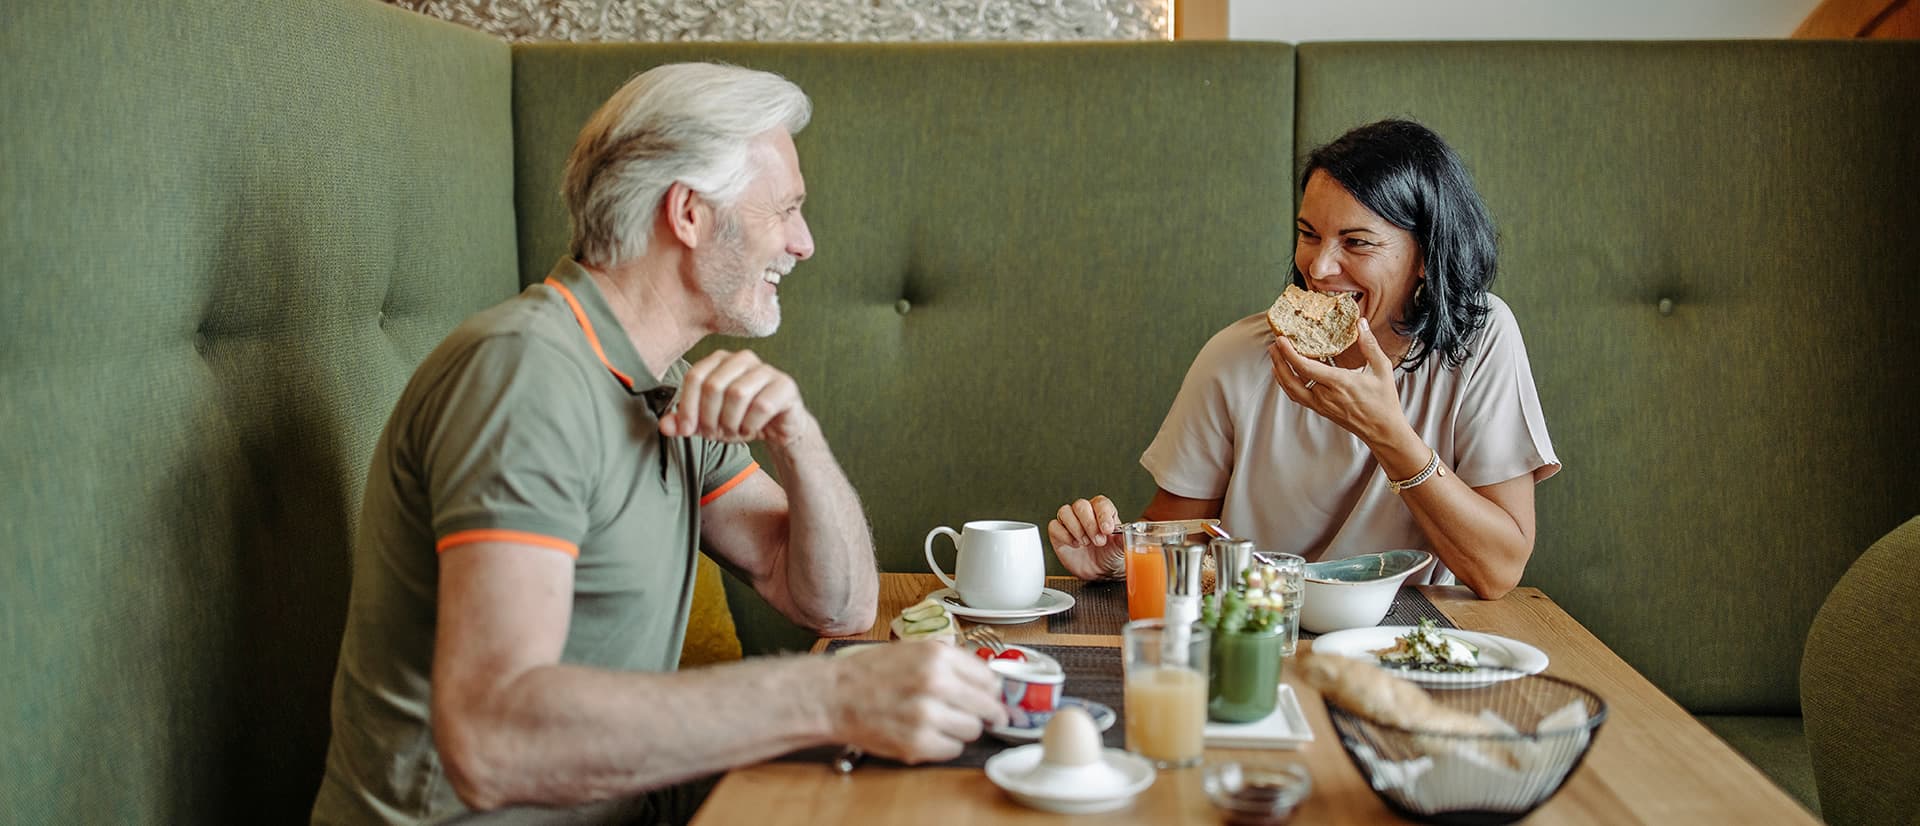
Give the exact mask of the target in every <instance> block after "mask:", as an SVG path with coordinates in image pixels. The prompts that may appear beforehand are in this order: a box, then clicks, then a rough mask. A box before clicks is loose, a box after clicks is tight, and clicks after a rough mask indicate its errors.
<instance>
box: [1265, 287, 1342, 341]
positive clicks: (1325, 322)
mask: <svg viewBox="0 0 1920 826" xmlns="http://www.w3.org/2000/svg"><path fill="white" fill-rule="evenodd" d="M1267 326H1268V327H1271V328H1273V333H1274V335H1279V336H1286V337H1287V338H1288V339H1291V340H1292V341H1293V349H1294V352H1297V353H1299V354H1300V355H1303V356H1306V357H1307V358H1310V359H1324V358H1332V357H1334V356H1337V355H1339V354H1341V353H1342V352H1345V351H1346V349H1347V348H1348V347H1351V346H1353V342H1354V340H1355V339H1357V338H1359V337H1360V304H1359V303H1358V302H1356V301H1354V300H1353V296H1352V295H1351V294H1349V293H1317V292H1314V291H1312V290H1303V289H1300V287H1299V286H1298V285H1294V284H1288V285H1287V289H1286V291H1285V292H1282V293H1281V294H1280V297H1279V298H1276V299H1274V300H1273V306H1272V307H1268V308H1267Z"/></svg>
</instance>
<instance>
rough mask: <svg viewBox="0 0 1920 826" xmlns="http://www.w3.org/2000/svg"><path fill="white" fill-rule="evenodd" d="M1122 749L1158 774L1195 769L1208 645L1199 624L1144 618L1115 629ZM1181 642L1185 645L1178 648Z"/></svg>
mask: <svg viewBox="0 0 1920 826" xmlns="http://www.w3.org/2000/svg"><path fill="white" fill-rule="evenodd" d="M1120 637H1121V665H1122V668H1123V669H1124V672H1125V674H1126V688H1125V692H1126V713H1125V717H1126V722H1127V750H1128V751H1131V752H1133V753H1134V754H1138V755H1140V756H1141V757H1145V758H1147V759H1148V760H1151V761H1153V764H1154V765H1155V766H1158V767H1160V768H1163V769H1177V768H1183V767H1186V766H1192V765H1197V764H1198V763H1199V762H1200V756H1201V751H1202V749H1203V747H1204V746H1205V744H1206V728H1207V666H1208V662H1209V660H1208V657H1207V646H1208V643H1209V642H1210V641H1211V639H1212V635H1211V632H1209V631H1208V630H1207V627H1206V626H1204V625H1200V624H1197V623H1196V624H1194V625H1190V626H1187V627H1186V628H1180V629H1172V630H1169V629H1168V628H1167V624H1166V620H1163V619H1143V620H1134V621H1133V622H1129V623H1127V624H1126V626H1124V627H1123V628H1121V629H1120ZM1182 638H1184V641H1185V644H1184V645H1183V644H1181V641H1182Z"/></svg>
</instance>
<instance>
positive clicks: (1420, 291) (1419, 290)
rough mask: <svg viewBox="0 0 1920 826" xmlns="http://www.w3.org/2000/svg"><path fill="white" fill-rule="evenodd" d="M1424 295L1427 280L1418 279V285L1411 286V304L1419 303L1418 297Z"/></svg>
mask: <svg viewBox="0 0 1920 826" xmlns="http://www.w3.org/2000/svg"><path fill="white" fill-rule="evenodd" d="M1426 294H1427V279H1424V278H1422V279H1420V282H1419V283H1417V284H1415V285H1413V303H1415V304H1418V303H1420V297H1421V296H1424V295H1426Z"/></svg>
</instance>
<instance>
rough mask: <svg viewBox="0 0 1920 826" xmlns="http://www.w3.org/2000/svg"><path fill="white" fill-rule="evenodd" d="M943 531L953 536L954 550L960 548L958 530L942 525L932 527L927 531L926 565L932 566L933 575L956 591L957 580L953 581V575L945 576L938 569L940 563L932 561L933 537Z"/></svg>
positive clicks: (945, 573)
mask: <svg viewBox="0 0 1920 826" xmlns="http://www.w3.org/2000/svg"><path fill="white" fill-rule="evenodd" d="M943 533H944V534H946V535H948V536H951V537H953V547H954V550H956V551H957V550H959V549H960V532H959V531H956V530H954V529H952V528H949V527H946V526H944V525H943V526H941V527H938V528H934V529H933V530H930V531H927V543H926V548H927V567H928V568H932V569H933V575H934V576H937V577H939V578H940V581H941V582H944V583H946V584H947V587H948V588H952V589H954V590H955V591H956V592H957V591H958V590H959V588H960V584H959V583H957V582H954V581H953V577H950V576H947V572H946V571H942V570H940V563H938V562H935V561H933V538H934V537H936V536H939V535H940V534H943Z"/></svg>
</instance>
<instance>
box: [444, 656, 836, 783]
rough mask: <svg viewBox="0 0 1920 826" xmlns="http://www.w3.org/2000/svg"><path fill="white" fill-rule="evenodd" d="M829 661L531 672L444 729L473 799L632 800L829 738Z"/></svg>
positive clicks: (450, 763) (451, 770)
mask: <svg viewBox="0 0 1920 826" xmlns="http://www.w3.org/2000/svg"><path fill="white" fill-rule="evenodd" d="M829 682H830V681H829V679H828V677H827V673H826V668H825V661H824V660H822V659H820V658H783V659H770V660H750V661H747V662H741V663H734V664H730V665H725V666H719V667H714V668H704V669H698V670H694V671H687V672H682V673H678V674H636V673H619V672H611V671H601V670H597V669H590V668H582V667H578V666H568V665H550V666H543V667H540V668H535V669H532V670H530V671H528V672H526V673H525V674H522V675H521V676H520V677H518V678H516V679H514V680H513V681H512V682H511V683H509V684H507V685H505V686H502V687H501V688H500V689H499V690H498V691H497V692H495V693H493V694H492V695H491V696H489V697H486V698H484V699H481V700H479V701H478V702H476V703H474V704H473V705H471V706H469V707H466V708H461V709H459V713H458V714H453V713H450V712H449V710H447V709H443V708H439V707H436V709H435V712H436V716H438V715H440V714H447V715H448V717H449V718H450V719H448V720H446V721H445V722H444V723H441V724H438V725H436V727H435V728H436V738H435V739H436V743H437V745H438V746H439V748H440V751H441V754H442V758H443V762H444V763H445V765H446V767H447V771H448V775H449V778H450V779H451V780H452V782H453V784H454V788H455V789H456V790H457V791H458V792H459V793H460V796H461V798H462V799H463V800H464V801H466V802H467V803H468V805H470V806H473V807H475V808H496V807H499V806H504V805H511V804H526V803H537V804H543V805H558V806H567V805H574V804H579V803H584V802H588V801H593V800H603V799H607V798H613V797H623V796H630V795H634V794H639V793H642V792H645V791H648V790H651V789H657V788H662V787H665V786H668V785H672V784H674V783H677V782H680V781H684V780H687V779H690V778H694V777H699V776H703V775H707V774H712V773H714V772H717V771H722V770H725V769H728V768H731V767H733V766H739V765H743V764H747V763H754V762H759V761H762V760H765V759H768V758H771V757H774V756H777V755H780V754H784V753H786V752H789V751H793V750H795V749H800V748H806V747H809V746H815V745H819V744H822V743H826V742H832V735H833V733H834V732H833V731H832V719H831V717H832V714H831V711H830V710H829V709H828V708H827V706H826V704H825V703H823V702H822V701H821V699H820V694H821V691H822V690H824V688H825V687H826V686H827V685H828V683H829Z"/></svg>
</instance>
